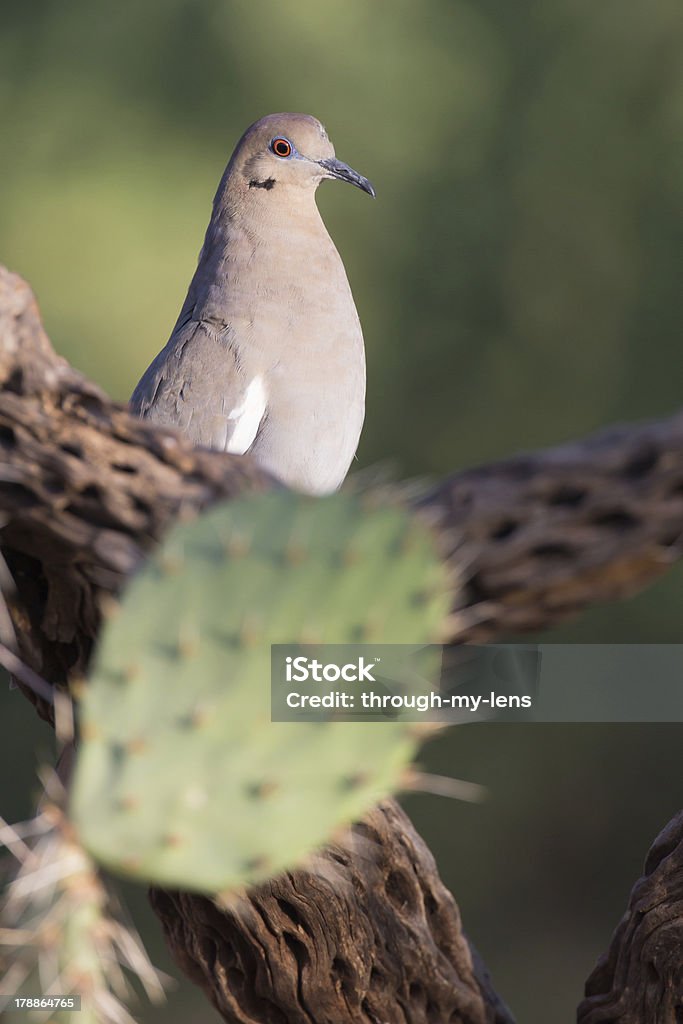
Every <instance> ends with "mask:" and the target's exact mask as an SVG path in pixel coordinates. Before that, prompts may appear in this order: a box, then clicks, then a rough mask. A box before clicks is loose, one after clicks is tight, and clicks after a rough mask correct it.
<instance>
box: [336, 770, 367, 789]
mask: <svg viewBox="0 0 683 1024" xmlns="http://www.w3.org/2000/svg"><path fill="white" fill-rule="evenodd" d="M368 782H370V775H369V774H368V772H354V773H353V774H352V775H346V776H345V777H344V778H343V779H342V780H341V788H342V789H344V790H352V789H360V788H361V786H366V785H367V784H368Z"/></svg>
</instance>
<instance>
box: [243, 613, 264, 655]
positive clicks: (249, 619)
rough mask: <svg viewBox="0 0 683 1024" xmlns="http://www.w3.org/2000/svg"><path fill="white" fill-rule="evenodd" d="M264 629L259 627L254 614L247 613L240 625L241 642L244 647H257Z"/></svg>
mask: <svg viewBox="0 0 683 1024" xmlns="http://www.w3.org/2000/svg"><path fill="white" fill-rule="evenodd" d="M261 635H262V630H261V629H260V628H259V622H258V619H257V618H256V616H255V615H254V614H250V613H247V614H246V615H245V616H244V618H243V619H242V625H241V626H240V632H239V642H240V644H241V645H242V646H243V647H248V648H254V647H256V645H257V643H258V641H259V639H260V638H261Z"/></svg>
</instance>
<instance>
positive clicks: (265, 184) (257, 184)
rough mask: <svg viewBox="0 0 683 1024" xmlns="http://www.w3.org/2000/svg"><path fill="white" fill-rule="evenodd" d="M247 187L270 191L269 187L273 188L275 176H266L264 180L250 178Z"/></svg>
mask: <svg viewBox="0 0 683 1024" xmlns="http://www.w3.org/2000/svg"><path fill="white" fill-rule="evenodd" d="M249 188H264V189H265V190H266V192H270V190H271V188H275V178H266V180H265V181H256V179H255V178H252V180H251V181H250V182H249Z"/></svg>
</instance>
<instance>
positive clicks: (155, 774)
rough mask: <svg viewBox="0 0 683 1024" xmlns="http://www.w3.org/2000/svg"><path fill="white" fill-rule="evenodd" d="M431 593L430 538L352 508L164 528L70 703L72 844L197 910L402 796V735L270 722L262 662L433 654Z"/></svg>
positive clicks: (329, 506) (341, 501) (416, 526)
mask: <svg viewBox="0 0 683 1024" xmlns="http://www.w3.org/2000/svg"><path fill="white" fill-rule="evenodd" d="M449 591H450V586H449V581H448V579H447V575H446V570H445V569H444V568H443V566H442V564H441V562H440V561H439V559H438V557H437V555H436V552H435V550H434V544H433V540H432V537H431V535H430V533H429V531H428V530H427V529H426V528H425V527H424V526H423V525H422V524H421V523H419V522H418V521H416V519H415V517H414V516H413V515H412V514H410V513H408V512H407V511H404V510H403V509H401V508H400V507H398V506H397V505H392V504H386V505H379V506H377V507H373V505H371V504H369V502H368V499H367V498H364V497H363V496H362V495H354V494H346V493H344V494H337V495H334V496H331V497H328V498H322V499H320V498H318V499H312V498H305V497H300V496H296V495H294V494H291V493H285V492H283V493H273V494H267V495H255V496H253V497H245V498H241V499H238V500H235V501H233V502H230V503H228V504H226V505H225V506H223V507H221V508H219V509H217V510H214V511H211V512H209V513H207V514H205V515H203V516H201V517H200V518H199V519H197V520H195V521H193V522H192V523H189V524H186V525H181V526H178V527H176V528H175V530H174V531H173V532H172V533H171V534H169V536H168V538H167V540H166V542H165V543H164V544H163V546H162V547H160V548H159V549H157V551H156V553H155V555H154V556H153V557H152V558H151V559H150V560H149V562H148V563H147V564H146V565H145V567H144V568H143V569H142V570H141V571H140V572H139V573H138V574H137V575H136V577H135V578H134V579H133V580H132V581H131V583H130V584H129V586H128V588H127V590H126V592H125V593H124V596H123V600H122V603H121V604H120V605H118V606H116V607H115V608H113V609H112V610H111V611H110V612H109V614H108V616H107V622H106V624H105V627H104V629H103V632H102V637H101V641H100V645H99V649H98V651H97V652H96V657H95V661H94V668H93V671H92V676H91V679H90V680H89V683H88V684H87V686H86V687H85V692H84V696H83V699H82V702H81V713H80V720H81V744H80V753H79V757H78V764H77V769H76V774H75V779H74V785H73V791H72V800H71V813H72V817H73V820H74V823H75V825H76V827H77V830H78V832H79V834H80V838H81V841H82V842H83V844H84V845H85V846H86V848H87V849H88V850H89V851H90V852H91V853H92V854H93V855H94V856H95V857H96V858H97V859H98V860H99V861H101V862H102V863H103V864H104V865H106V866H107V867H109V868H111V869H113V870H116V871H119V872H122V873H126V874H129V875H132V876H135V877H137V878H139V879H144V880H145V881H149V882H154V883H157V884H161V885H167V886H179V887H182V888H185V889H191V890H197V891H203V892H220V891H225V890H229V889H231V888H234V887H238V886H241V885H245V884H249V883H252V882H255V881H258V880H259V879H263V878H264V877H267V876H269V875H272V874H275V873H277V872H278V871H280V870H282V869H284V868H287V867H291V866H294V865H295V864H296V863H298V862H300V861H301V860H302V858H305V856H306V855H307V854H309V853H311V852H312V851H314V850H315V849H316V848H317V847H319V846H320V845H321V844H323V843H324V842H325V841H326V840H328V839H330V837H331V836H332V835H333V834H334V833H335V831H336V830H338V829H339V828H340V827H341V826H344V825H346V824H348V823H349V822H351V821H352V820H355V819H357V818H358V817H360V816H361V815H362V814H363V813H364V812H365V811H366V810H367V808H368V807H369V806H371V805H372V804H373V803H375V802H376V801H377V800H379V799H381V798H383V797H385V796H386V795H387V794H389V793H391V792H393V791H395V790H396V789H397V788H400V783H401V778H402V776H403V774H404V773H405V770H406V767H407V766H408V765H409V763H410V761H411V759H412V757H413V755H414V752H415V742H416V741H415V739H414V738H413V737H414V735H415V727H414V725H413V726H412V727H411V726H409V725H408V724H407V723H401V722H381V723H378V722H363V723H348V722H334V721H328V722H322V723H321V722H296V723H281V722H271V720H270V645H271V644H273V643H297V642H302V641H303V642H313V643H337V644H339V643H358V642H365V641H367V642H373V643H374V642H377V643H404V644H405V643H415V644H421V643H429V642H434V641H436V640H438V635H439V632H440V629H441V627H442V626H443V623H444V621H445V618H446V615H447V614H448V610H449V605H450V596H451V595H450V593H449Z"/></svg>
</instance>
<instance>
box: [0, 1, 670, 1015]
mask: <svg viewBox="0 0 683 1024" xmlns="http://www.w3.org/2000/svg"><path fill="white" fill-rule="evenodd" d="M277 110H301V111H306V112H310V113H313V114H315V115H317V116H318V117H320V118H321V119H322V120H323V121H324V122H325V124H326V125H327V127H328V129H329V131H330V134H331V136H332V138H333V140H334V142H335V144H336V147H337V153H338V155H339V156H340V157H342V158H343V159H344V160H347V161H348V162H349V163H351V164H352V165H353V166H354V167H356V168H357V169H358V170H360V171H361V172H362V173H364V174H367V175H368V176H369V177H370V178H371V179H372V180H373V182H374V183H375V185H376V187H377V192H378V199H377V201H376V202H374V203H373V202H371V201H370V200H369V199H368V198H367V197H365V196H362V195H361V194H359V193H358V192H355V191H354V190H351V189H347V188H343V187H341V186H340V185H332V184H329V183H325V185H324V186H323V187H322V188H321V190H320V193H319V202H320V207H321V209H322V211H323V213H324V216H325V219H326V221H327V224H328V227H329V229H330V231H331V234H332V235H333V237H334V238H335V240H336V242H337V244H338V247H339V249H340V251H341V253H342V255H343V257H344V260H345V263H346V267H347V270H348V273H349V277H350V279H351V283H352V286H353V289H354V293H355V296H356V300H357V305H358V308H359V311H360V315H361V319H362V321H363V325H364V330H365V336H366V344H367V351H368V371H369V391H368V413H367V420H366V427H365V431H364V435H363V439H362V444H361V448H360V452H359V459H360V465H370V464H373V463H376V462H378V461H389V462H391V463H392V464H393V465H394V466H395V467H397V470H398V471H399V472H400V473H401V474H408V473H409V474H418V475H434V474H440V473H444V472H447V471H450V470H453V469H455V468H458V467H462V466H465V465H469V464H474V463H479V462H482V461H486V460H490V459H494V458H497V457H500V456H504V455H507V454H510V453H512V452H514V451H518V450H520V449H523V448H535V447H539V446H542V445H548V444H554V443H557V442H560V441H562V440H565V439H567V438H570V437H574V436H579V435H581V434H584V433H586V432H588V431H591V430H593V429H595V428H597V427H599V426H601V425H604V424H607V423H610V422H613V421H615V420H619V419H637V418H642V417H649V416H660V415H664V414H667V413H669V412H671V411H672V410H673V409H674V408H676V407H677V406H678V405H680V403H681V394H680V392H681V381H682V380H683V346H682V345H681V344H680V337H679V335H680V324H681V322H682V320H683V289H682V288H681V286H680V278H681V270H682V269H683V263H682V252H683V7H681V5H680V0H628V2H626V3H625V2H624V0H602V2H601V3H599V4H596V3H595V2H594V0H543V2H539V0H515V3H510V2H509V0H479V2H474V0H471V2H463V0H425V2H423V3H421V4H415V3H413V2H408V0H393V2H391V3H389V2H388V0H373V2H372V3H368V2H367V0H345V2H344V3H343V4H321V3H319V2H314V0H292V2H290V3H287V4H283V3H278V2H276V0H261V2H250V3H248V2H246V0H163V2H162V0H137V2H135V3H133V2H132V0H120V2H119V3H117V4H104V3H101V2H98V0H94V2H93V0H69V2H67V3H64V2H63V0H62V2H60V3H57V2H56V0H25V2H24V3H19V2H15V3H11V2H9V0H5V2H3V3H2V21H1V26H0V116H1V119H2V133H1V136H0V261H2V262H3V263H5V264H7V265H8V266H9V267H10V268H11V269H13V270H16V271H18V272H20V273H21V274H23V275H24V276H25V277H27V278H28V280H29V281H30V282H31V284H32V285H33V287H34V289H35V291H36V293H37V295H38V298H39V301H40V303H41V307H42V311H43V315H44V318H45V322H46V325H47V328H48V331H49V333H50V335H51V337H52V339H53V342H54V344H55V346H56V348H57V349H58V350H59V351H60V352H61V353H63V354H64V355H65V356H66V357H67V358H69V359H70V360H71V361H72V362H73V363H74V364H75V365H76V366H78V367H79V368H80V369H82V370H83V371H84V372H86V373H87V374H89V375H90V376H92V377H93V378H94V379H95V380H97V381H98V382H99V383H100V384H102V385H103V386H104V387H105V388H107V389H108V390H109V391H110V392H111V393H112V394H113V395H114V396H116V397H118V398H120V399H126V398H127V397H128V395H129V394H130V391H131V390H132V388H133V386H134V384H135V382H136V381H137V379H138V377H139V376H140V374H141V372H142V371H143V370H144V368H145V367H146V366H147V364H148V362H149V360H150V359H151V357H152V356H153V355H154V354H156V352H157V351H158V349H159V348H160V347H161V346H162V345H163V344H164V343H165V341H166V339H167V337H168V334H169V331H170V329H171V327H172V325H173V322H174V320H175V317H176V315H177V312H178V310H179V308H180V305H181V303H182V300H183V298H184V295H185V290H186V287H187V284H188V282H189V279H190V276H191V274H192V271H193V268H194V264H195V261H196V256H197V252H198V250H199V247H200V244H201V241H202V237H203V232H204V229H205V226H206V222H207V219H208V215H209V210H210V203H211V199H212V196H213V192H214V190H215V187H216V184H217V182H218V179H219V177H220V174H221V172H222V170H223V167H224V164H225V162H226V161H227V158H228V157H229V155H230V152H231V150H232V146H233V145H234V143H235V141H236V140H237V138H238V137H239V135H240V134H241V132H242V131H243V129H244V128H245V127H246V126H247V125H248V124H249V123H250V122H251V121H253V120H255V119H256V118H257V117H260V116H261V115H262V114H264V113H268V112H272V111H277ZM682 582H683V573H682V572H681V570H680V569H678V570H676V571H674V572H672V573H671V574H670V575H669V576H668V577H667V578H665V579H664V580H662V581H661V582H660V583H659V584H658V585H657V586H655V587H653V588H652V589H650V590H649V591H648V592H647V593H646V594H644V595H642V596H640V597H638V598H637V599H635V600H632V601H629V602H624V603H622V604H619V605H616V606H613V607H610V608H603V609H597V610H595V611H593V612H592V613H591V614H589V615H587V616H585V617H584V618H583V619H582V620H581V621H580V622H578V623H576V624H570V625H569V626H567V627H566V628H564V629H562V630H558V631H556V632H555V633H554V634H553V637H555V638H558V639H560V638H561V639H563V640H572V639H577V640H578V639H581V640H582V641H585V642H607V641H612V642H623V643H632V642H641V643H643V642H644V643H648V642H650V643H656V642H677V641H679V640H680V619H681V612H682V611H683V595H682V587H681V583H682ZM544 639H546V640H547V639H549V637H548V636H547V635H546V636H545V638H544ZM0 716H1V723H2V732H1V737H0V741H1V742H2V745H3V749H4V751H5V758H6V763H7V764H8V765H11V766H12V771H11V772H9V771H6V772H5V773H4V774H3V779H2V781H0V813H2V815H3V816H5V817H7V818H10V819H16V818H18V817H20V816H22V815H26V814H28V813H29V811H30V793H31V790H32V788H33V779H34V777H35V765H36V754H35V752H34V746H36V745H37V746H38V747H39V748H40V749H42V750H49V749H50V744H51V738H50V735H49V732H48V730H47V729H46V728H45V727H44V726H42V725H41V723H39V722H37V721H36V720H35V718H34V716H33V713H32V711H31V708H30V707H29V705H28V703H27V702H25V701H23V700H22V699H21V698H20V697H19V696H17V695H16V694H15V693H9V692H8V691H6V689H5V687H4V686H3V687H2V689H0ZM682 735H683V730H682V729H681V728H680V727H676V726H661V727H625V726H621V727H611V728H610V727H584V728H580V727H541V726H536V727H533V726H528V727H523V726H502V725H489V726H471V727H469V728H466V729H460V730H458V731H456V732H453V733H451V734H450V735H449V736H447V737H444V738H442V739H441V740H439V742H438V743H434V744H433V745H432V746H431V748H430V749H429V750H428V752H427V754H426V757H425V764H426V766H427V767H428V768H429V769H430V770H434V771H440V772H444V773H447V774H453V775H458V776H461V777H464V778H470V779H476V780H477V781H480V782H483V783H485V784H487V785H488V786H489V787H490V789H491V794H492V795H491V799H490V800H489V802H488V803H487V804H485V805H483V806H480V807H469V806H465V805H461V804H454V803H449V802H445V801H440V800H438V799H436V798H433V797H417V796H414V797H411V798H410V799H409V800H408V801H406V806H407V807H408V810H409V812H410V813H411V815H412V817H413V819H414V821H415V822H416V824H417V825H418V827H419V828H420V830H421V832H422V834H423V835H424V836H425V838H426V839H427V840H428V842H429V844H430V846H431V847H432V849H433V850H434V852H435V855H436V857H437V860H438V862H439V865H440V868H441V871H442V874H443V877H444V879H445V881H446V883H447V884H448V885H449V886H451V887H452V888H453V890H454V892H455V894H456V896H457V898H458V900H459V902H460V906H461V908H462V911H463V915H464V920H465V923H466V927H467V930H468V932H469V934H470V936H471V937H472V938H473V939H474V941H475V942H476V944H477V945H478V946H479V947H480V949H481V952H482V954H483V955H484V957H485V958H486V960H487V962H488V964H489V966H490V968H491V970H492V972H493V974H494V978H495V980H496V982H497V984H498V986H499V988H500V990H501V992H502V994H503V996H504V997H505V999H506V1000H507V1001H508V1002H509V1003H510V1005H511V1006H512V1008H513V1009H514V1010H515V1011H516V1012H517V1014H518V1017H519V1020H520V1022H528V1024H542V1022H543V1024H545V1022H546V1021H547V1020H548V1019H549V1017H550V1016H552V1019H553V1020H557V1021H560V1020H563V1019H564V1020H571V1019H573V1007H574V1006H575V1005H576V1002H577V1001H578V999H579V998H580V996H581V991H582V984H583V980H584V979H585V977H586V975H587V974H588V972H589V971H590V969H591V967H592V965H593V963H594V961H595V958H596V956H597V955H598V954H599V953H600V952H601V951H602V950H603V949H604V948H605V947H606V945H607V942H608V940H609V936H610V933H611V930H612V928H613V927H614V926H615V925H616V923H617V921H618V919H619V916H620V914H621V912H622V910H623V907H624V905H625V901H626V897H627V893H628V890H629V888H630V886H631V884H632V882H633V881H634V880H635V878H636V876H637V875H638V873H639V870H640V866H641V863H642V859H643V857H644V854H645V852H646V849H647V847H648V845H649V843H650V841H651V840H652V838H653V837H654V835H655V833H656V832H657V830H658V829H659V828H660V827H661V826H663V825H664V823H665V822H666V820H667V819H668V818H669V817H670V816H671V815H672V814H673V813H674V811H675V810H676V809H677V808H678V807H679V805H680V804H681V788H682V787H681V770H680V750H681V737H682ZM126 891H127V892H129V893H130V894H131V906H132V908H133V911H134V914H135V917H136V919H137V920H138V921H139V923H140V927H141V929H142V931H143V934H144V937H145V940H146V942H147V945H148V947H149V949H150V951H151V953H152V955H153V956H154V958H155V959H156V961H157V962H158V963H160V964H161V965H163V966H166V967H169V964H168V960H167V959H166V957H165V954H164V951H163V945H162V943H161V941H160V938H159V932H158V929H157V928H156V924H155V922H154V920H153V918H152V916H151V914H150V913H149V912H148V911H147V910H146V906H145V898H144V894H142V893H139V892H136V891H135V890H133V889H127V890H126ZM169 969H171V970H172V968H170V967H169ZM174 973H177V972H174ZM215 1019H217V1018H216V1017H215V1015H214V1014H213V1011H212V1010H211V1009H210V1008H209V1007H208V1006H207V1005H205V1004H204V1002H203V1000H202V999H201V998H200V997H199V996H198V995H197V994H196V992H195V990H194V989H193V988H192V987H191V986H189V985H186V984H185V983H181V986H180V988H179V989H178V990H177V992H176V994H175V995H174V996H173V997H172V1002H171V1005H170V1007H168V1008H165V1009H163V1010H161V1011H152V1010H149V1009H147V1008H143V1009H141V1011H140V1013H139V1020H140V1021H141V1022H145V1024H146V1022H150V1024H151V1022H153V1021H154V1022H156V1021H161V1020H164V1021H168V1022H170V1024H174V1022H180V1021H185V1020H192V1021H196V1022H201V1021H207V1022H208V1021H211V1020H215Z"/></svg>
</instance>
